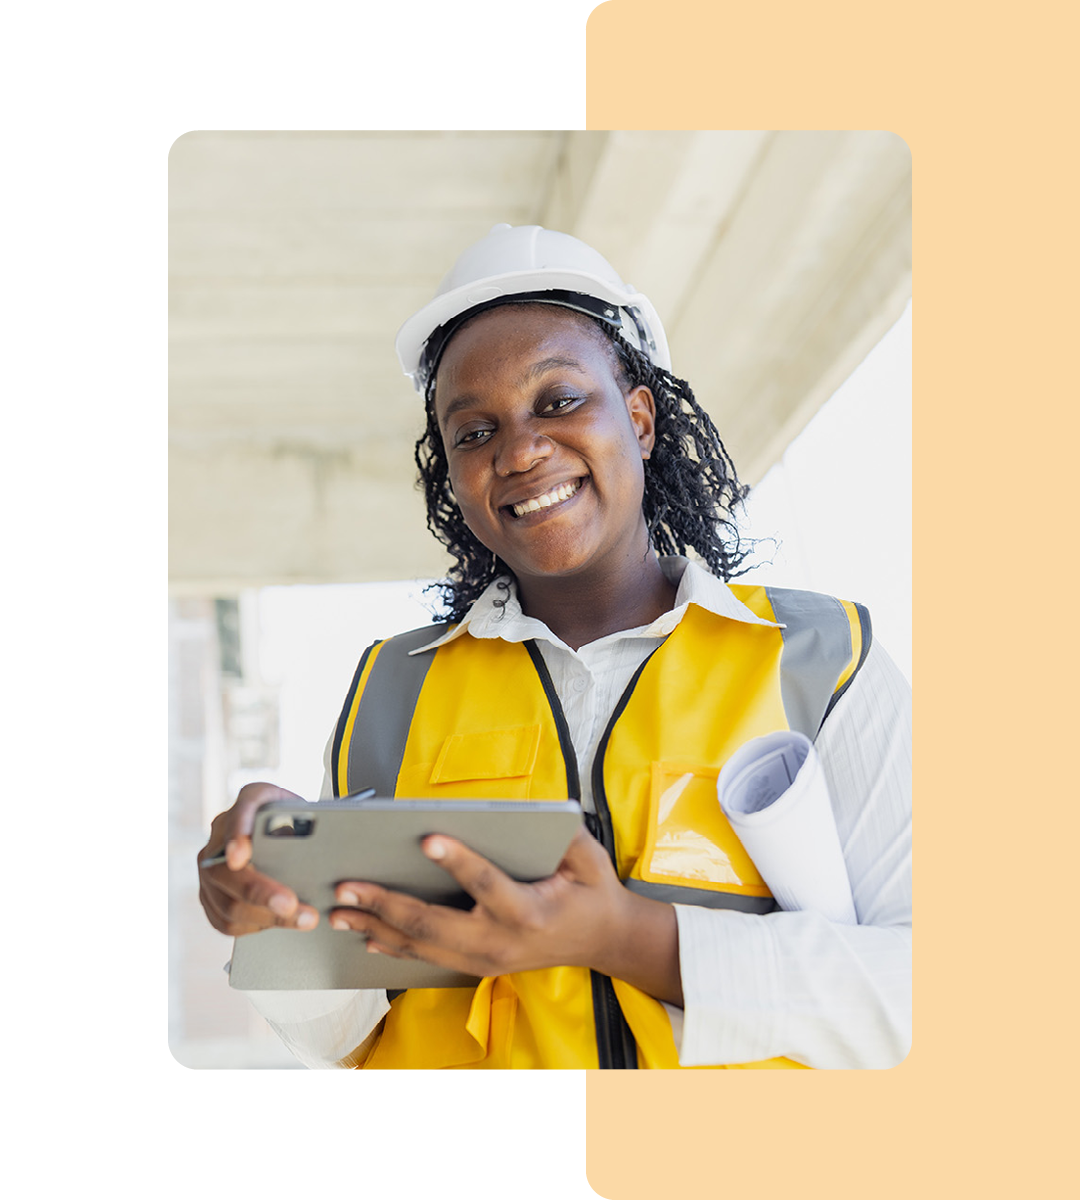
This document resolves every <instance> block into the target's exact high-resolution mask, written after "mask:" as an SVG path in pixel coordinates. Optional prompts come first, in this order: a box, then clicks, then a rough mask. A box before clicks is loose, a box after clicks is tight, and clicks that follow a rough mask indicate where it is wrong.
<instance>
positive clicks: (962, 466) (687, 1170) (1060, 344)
mask: <svg viewBox="0 0 1080 1200" xmlns="http://www.w3.org/2000/svg"><path fill="white" fill-rule="evenodd" d="M1075 11H1076V10H1075V8H1073V9H1071V10H1069V9H1068V8H1067V6H1066V5H1063V4H1049V3H1041V2H1036V3H1032V4H1027V5H1024V6H1022V8H1021V7H1016V8H1014V7H1013V6H1009V7H1008V10H1006V9H1004V8H1003V9H1001V10H997V9H993V8H991V7H988V6H984V5H976V4H971V3H957V4H951V5H945V4H941V3H937V4H931V3H925V2H923V0H915V2H913V3H908V4H906V5H871V4H866V3H865V2H863V3H853V2H837V0H825V2H823V3H822V2H819V3H814V4H809V3H806V2H805V0H801V2H800V0H774V2H772V3H768V4H746V3H744V4H739V5H735V4H730V3H723V4H720V3H715V2H710V3H706V2H704V0H696V2H687V0H673V2H671V3H666V4H663V5H657V4H656V3H655V2H652V0H650V2H644V0H609V2H608V3H605V4H602V5H600V6H599V7H598V8H597V9H595V10H594V12H593V13H592V16H591V17H590V20H589V23H588V27H587V125H588V128H590V129H606V128H633V129H691V128H693V129H714V128H715V129H887V130H891V131H892V132H894V133H897V134H899V135H900V136H901V137H903V138H904V139H905V141H906V142H907V144H908V146H909V148H910V150H911V153H912V158H913V172H914V181H915V183H914V214H915V216H914V246H915V251H914V252H915V279H916V280H917V288H916V290H917V300H916V307H915V310H914V311H915V317H914V321H915V325H914V329H915V337H914V346H915V349H914V364H913V386H914V394H915V407H914V414H915V415H914V422H915V431H914V432H915V441H914V445H915V489H914V491H915V511H914V545H915V547H916V549H915V622H914V640H915V649H916V663H917V666H916V668H915V675H916V677H917V678H916V684H917V690H916V743H915V745H916V751H915V797H916V826H917V836H916V880H915V895H916V903H917V907H918V923H919V938H918V941H917V946H918V949H917V954H916V959H915V1015H916V1021H915V1035H914V1049H913V1050H912V1053H911V1055H910V1056H909V1058H908V1059H907V1061H906V1062H904V1063H903V1064H902V1065H901V1066H899V1067H897V1068H895V1069H894V1070H892V1071H881V1072H875V1071H834V1072H826V1071H822V1072H797V1071H792V1072H754V1071H745V1072H743V1071H736V1072H728V1071H724V1072H712V1071H693V1072H633V1073H630V1074H625V1075H624V1074H622V1073H614V1072H590V1073H588V1074H587V1079H586V1097H587V1114H588V1116H587V1175H588V1179H589V1182H590V1184H591V1185H592V1187H593V1188H594V1190H595V1191H597V1192H598V1193H599V1194H600V1195H601V1196H604V1197H609V1198H611V1200H637V1198H638V1197H641V1198H643V1200H644V1198H646V1197H648V1198H650V1200H651V1198H655V1197H657V1196H662V1195H679V1196H713V1195H721V1194H727V1193H732V1194H735V1195H739V1196H748V1195H762V1196H766V1197H773V1196H781V1195H799V1196H801V1197H806V1196H810V1197H814V1196H821V1197H828V1198H829V1200H837V1198H838V1197H847V1196H852V1197H855V1196H860V1197H861V1196H874V1197H878V1198H882V1200H887V1198H889V1197H893V1196H895V1197H905V1198H907V1197H910V1196H911V1195H913V1194H918V1193H920V1192H921V1193H922V1194H925V1195H928V1196H937V1195H946V1196H963V1195H979V1196H999V1195H1000V1196H1005V1195H1009V1196H1015V1195H1028V1194H1043V1195H1051V1196H1055V1195H1060V1194H1063V1191H1067V1190H1068V1185H1067V1180H1068V1179H1069V1178H1070V1176H1071V1175H1072V1174H1073V1173H1072V1171H1071V1170H1069V1169H1068V1168H1067V1167H1066V1165H1065V1164H1066V1155H1067V1153H1068V1149H1067V1146H1068V1144H1069V1143H1070V1142H1071V1140H1072V1136H1071V1127H1072V1123H1073V1122H1072V1121H1071V1120H1070V1117H1069V1114H1070V1112H1071V1111H1073V1110H1074V1107H1075V1102H1074V1101H1073V1100H1072V1099H1071V1088H1070V1087H1069V1084H1070V1082H1071V1081H1070V1080H1069V1078H1068V1076H1067V1074H1066V1073H1065V1072H1066V1070H1067V1068H1066V1064H1065V1062H1064V1060H1063V1056H1062V1053H1061V1049H1062V1047H1063V1046H1065V1045H1067V1044H1072V1043H1073V1042H1074V1041H1075V1034H1074V1030H1075V1025H1076V1014H1075V1007H1076V1006H1075V996H1076V988H1075V974H1076V972H1075V968H1074V967H1073V966H1072V962H1071V954H1069V953H1067V952H1066V950H1065V948H1066V946H1068V945H1070V944H1072V945H1075V934H1074V933H1073V932H1071V930H1065V929H1062V928H1061V927H1060V926H1059V927H1058V928H1056V929H1055V927H1054V926H1055V922H1054V920H1053V918H1051V917H1050V916H1048V912H1049V911H1050V908H1049V902H1050V895H1049V893H1050V892H1051V891H1052V890H1053V888H1054V886H1055V880H1056V881H1057V886H1059V887H1062V886H1063V885H1064V883H1065V882H1066V881H1067V880H1068V878H1069V876H1070V874H1071V869H1072V868H1071V862H1070V861H1069V858H1068V857H1067V856H1068V855H1069V853H1070V851H1069V849H1068V847H1069V846H1070V845H1075V842H1076V839H1075V837H1074V836H1072V833H1074V832H1075V826H1076V818H1075V802H1074V801H1073V802H1065V801H1066V797H1067V795H1068V794H1070V793H1071V795H1072V796H1073V797H1074V798H1075V795H1076V786H1075V783H1073V784H1071V785H1070V783H1069V775H1068V774H1067V773H1066V772H1067V770H1068V762H1067V759H1068V757H1069V750H1068V748H1071V745H1072V743H1073V740H1074V738H1073V737H1072V736H1070V735H1071V730H1070V729H1069V727H1068V714H1069V713H1070V712H1075V708H1076V705H1075V699H1074V692H1075V687H1074V686H1070V684H1071V683H1072V680H1071V678H1070V676H1071V675H1072V674H1074V673H1075V670H1076V663H1075V651H1074V649H1073V639H1071V638H1069V637H1068V636H1067V635H1062V634H1061V633H1060V632H1059V631H1060V630H1061V629H1062V627H1063V626H1065V627H1066V628H1067V627H1068V625H1067V623H1068V618H1069V614H1068V611H1067V608H1065V607H1064V605H1065V604H1066V602H1067V599H1068V597H1069V595H1070V593H1072V592H1073V588H1072V583H1073V580H1074V578H1075V575H1076V569H1075V566H1074V563H1073V558H1074V555H1075V542H1076V539H1075V535H1074V536H1073V537H1072V538H1071V539H1069V538H1065V539H1063V540H1058V539H1057V538H1056V537H1055V531H1054V528H1053V523H1054V521H1055V519H1059V518H1060V517H1061V515H1063V514H1065V513H1068V512H1070V511H1071V512H1072V513H1075V512H1076V503H1075V500H1073V499H1072V497H1071V494H1070V490H1069V480H1070V475H1071V474H1074V473H1075V470H1076V468H1075V467H1073V466H1072V464H1071V462H1070V459H1071V456H1072V453H1073V447H1074V446H1075V445H1076V441H1075V438H1074V437H1072V436H1070V435H1071V434H1072V433H1073V432H1074V431H1075V429H1076V415H1075V408H1076V398H1077V397H1076V392H1077V390H1076V385H1075V363H1074V362H1073V361H1072V360H1073V358H1074V352H1073V351H1072V350H1069V349H1067V347H1068V346H1070V345H1072V346H1075V344H1076V342H1077V336H1076V333H1075V330H1074V329H1073V325H1074V324H1075V316H1076V307H1077V306H1076V300H1075V294H1074V288H1075V285H1074V279H1075V274H1076V254H1075V251H1076V237H1075V217H1076V212H1077V211H1078V208H1080V204H1078V197H1077V184H1076V177H1077V172H1076V167H1075V162H1074V159H1075V155H1074V149H1069V147H1070V145H1071V146H1072V147H1073V148H1075V111H1076V95H1075V89H1073V88H1071V86H1070V85H1069V84H1067V82H1066V81H1067V80H1068V79H1070V78H1072V76H1073V72H1074V65H1075V64H1074V63H1073V61H1072V59H1073V53H1074V50H1073V48H1074V47H1075V45H1076V37H1075V34H1076V28H1075V26H1076V24H1077V22H1076V18H1075V16H1074V15H1072V14H1075ZM1070 96H1071V100H1070ZM1070 110H1071V115H1070ZM642 169H643V170H647V169H648V164H644V163H643V164H642ZM1070 255H1071V266H1066V265H1065V263H1066V260H1067V259H1068V258H1069V256H1070ZM1069 312H1071V314H1072V316H1071V317H1070V316H1068V313H1069ZM1035 580H1038V581H1039V582H1038V583H1035V586H1034V587H1033V586H1032V584H1033V582H1034V581H1035ZM1032 592H1034V594H1032ZM1040 617H1043V618H1044V619H1043V620H1040ZM1046 618H1049V619H1046ZM1036 631H1039V634H1040V635H1041V636H1039V640H1038V642H1036V640H1035V639H1036ZM1051 639H1057V640H1058V642H1059V644H1058V645H1057V646H1056V647H1055V644H1054V642H1052V640H1051ZM1067 656H1071V660H1070V661H1066V657H1067ZM1055 739H1059V740H1057V741H1056V742H1055ZM1025 744H1031V745H1034V746H1035V747H1037V748H1038V749H1037V751H1036V753H1035V756H1034V758H1033V760H1032V761H1031V762H1030V764H1029V763H1028V762H1027V761H1025V760H1024V759H1023V751H1024V746H1025ZM1055 744H1057V745H1058V746H1060V747H1061V753H1062V755H1063V756H1064V758H1057V759H1056V760H1052V759H1049V758H1047V757H1045V756H1044V754H1043V750H1044V749H1045V748H1047V747H1049V746H1053V745H1055ZM1062 768H1065V770H1064V771H1062ZM1032 803H1038V804H1039V805H1040V810H1039V811H1040V812H1041V813H1042V814H1044V816H1045V818H1046V819H1047V820H1049V821H1051V822H1052V823H1051V824H1050V825H1048V826H1047V827H1046V828H1045V842H1046V844H1045V845H1043V846H1041V847H1039V850H1038V852H1036V848H1035V847H1034V846H1032V845H1031V844H1028V843H1027V837H1029V836H1030V831H1031V829H1032V828H1033V826H1034V820H1035V818H1034V816H1033V815H1027V814H1025V817H1024V819H1023V820H1022V821H1017V820H1015V819H1014V818H1013V817H1012V815H1011V814H1012V813H1014V812H1015V811H1016V810H1017V807H1018V805H1020V804H1022V805H1025V806H1029V805H1030V804H1032ZM1052 830H1053V831H1054V833H1053V836H1051V831H1052ZM1058 831H1059V832H1060V834H1061V837H1062V844H1061V845H1060V846H1059V845H1058ZM1021 833H1024V834H1025V840H1024V842H1023V843H1020V837H1021ZM1018 843H1019V844H1018ZM1058 911H1059V912H1064V911H1066V910H1065V902H1064V898H1062V903H1061V907H1060V908H1059V909H1058ZM1059 920H1060V919H1059ZM1067 1172H1068V1173H1067ZM1063 1185H1065V1186H1063ZM916 1189H918V1192H916Z"/></svg>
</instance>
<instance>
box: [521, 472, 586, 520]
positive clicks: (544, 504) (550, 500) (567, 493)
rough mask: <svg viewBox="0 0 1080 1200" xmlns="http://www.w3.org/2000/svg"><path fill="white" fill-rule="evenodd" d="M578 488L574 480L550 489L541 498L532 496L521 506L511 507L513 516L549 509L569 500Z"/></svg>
mask: <svg viewBox="0 0 1080 1200" xmlns="http://www.w3.org/2000/svg"><path fill="white" fill-rule="evenodd" d="M579 486H580V484H579V483H578V481H577V480H574V482H573V483H560V484H559V486H558V487H557V488H552V489H551V491H550V492H545V493H544V494H543V495H542V496H534V497H533V498H532V499H531V500H525V501H523V502H522V503H521V504H514V505H512V506H511V507H512V508H513V512H514V516H515V517H523V516H524V515H525V514H526V513H531V512H538V511H539V510H540V509H541V508H550V507H551V506H552V505H553V504H559V503H560V502H561V501H563V500H569V499H570V497H571V496H572V495H573V494H574V493H575V492H576V491H577V490H578V488H579Z"/></svg>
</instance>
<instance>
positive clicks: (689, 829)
mask: <svg viewBox="0 0 1080 1200" xmlns="http://www.w3.org/2000/svg"><path fill="white" fill-rule="evenodd" d="M718 774H719V771H718V770H717V768H715V767H700V766H695V765H694V764H692V763H685V762H654V763H653V764H652V776H651V780H650V794H649V817H648V823H647V826H646V831H645V844H644V847H643V850H642V854H641V857H640V858H639V860H638V863H637V866H636V868H635V869H634V870H633V872H632V876H633V877H636V878H640V879H642V880H645V881H646V882H648V883H656V884H669V885H675V886H679V885H682V886H686V887H692V888H701V889H705V890H707V891H716V892H733V893H738V894H741V895H744V896H756V897H767V896H769V895H770V894H771V893H770V892H769V889H768V887H767V885H766V884H765V881H764V880H763V879H762V878H761V876H760V874H758V870H757V868H756V867H755V866H754V864H753V861H752V860H751V858H750V856H749V855H748V854H747V853H746V851H745V850H744V849H743V845H742V843H741V842H740V841H739V839H738V837H737V836H736V834H735V831H734V830H733V829H732V828H731V826H730V825H729V824H728V820H727V817H725V816H724V814H723V811H722V810H721V808H720V802H719V800H718V799H717V798H716V777H717V775H718Z"/></svg>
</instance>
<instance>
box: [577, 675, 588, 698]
mask: <svg viewBox="0 0 1080 1200" xmlns="http://www.w3.org/2000/svg"><path fill="white" fill-rule="evenodd" d="M588 686H589V684H588V681H587V680H585V679H582V678H581V677H580V676H578V678H577V679H575V680H574V682H573V688H574V691H575V692H577V693H578V695H581V693H582V692H583V691H584V690H585V689H586V688H587V687H588Z"/></svg>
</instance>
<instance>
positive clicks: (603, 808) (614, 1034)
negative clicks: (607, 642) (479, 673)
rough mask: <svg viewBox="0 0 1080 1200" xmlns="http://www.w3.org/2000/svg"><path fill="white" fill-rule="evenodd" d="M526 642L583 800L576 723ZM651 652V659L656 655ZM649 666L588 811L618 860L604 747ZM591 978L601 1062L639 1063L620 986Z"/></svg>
mask: <svg viewBox="0 0 1080 1200" xmlns="http://www.w3.org/2000/svg"><path fill="white" fill-rule="evenodd" d="M524 646H525V649H526V650H527V651H528V652H529V657H530V658H531V659H532V662H533V666H534V667H535V668H536V673H537V675H538V676H539V677H540V684H541V686H542V687H543V689H544V695H545V696H546V697H547V702H548V705H549V707H550V708H551V714H552V716H553V717H554V718H555V728H556V729H557V730H558V733H559V747H560V749H561V750H562V755H563V758H564V760H565V761H566V786H567V793H568V795H569V796H570V797H571V799H574V800H580V799H581V784H580V781H579V778H578V769H577V751H576V750H575V749H574V741H573V738H571V736H570V726H569V725H568V724H567V722H566V714H565V713H564V712H563V710H562V704H561V703H560V702H559V697H558V694H557V693H556V691H555V685H554V684H553V683H552V681H551V674H550V672H549V671H548V669H547V663H545V662H544V658H543V655H542V654H541V653H540V648H539V647H538V646H537V644H536V642H534V641H531V640H530V641H527V642H525V643H524ZM653 653H655V651H653ZM649 657H650V658H651V657H652V655H650V656H649ZM648 661H649V660H648V659H646V660H645V662H648ZM644 667H645V663H642V664H641V667H639V668H638V670H637V671H636V672H635V674H634V677H633V679H631V680H630V683H629V685H628V686H627V688H626V691H625V692H624V693H623V695H622V697H621V698H620V700H619V703H618V704H617V705H616V707H615V712H614V713H613V714H612V716H611V720H610V722H609V723H608V727H607V729H606V730H605V732H604V736H603V737H602V738H601V740H600V745H599V747H598V748H597V752H596V759H595V760H594V762H593V799H594V800H595V802H596V812H595V813H586V814H585V828H586V829H588V831H589V832H590V833H591V834H592V835H593V837H594V838H596V840H597V841H598V842H599V843H600V845H601V846H603V847H604V849H605V850H606V851H607V852H608V855H609V856H610V858H611V861H612V865H614V863H615V834H614V831H613V829H612V825H611V816H610V814H609V813H608V807H607V799H606V797H605V796H604V780H603V767H602V763H603V758H604V748H605V747H606V745H607V741H608V737H609V736H610V734H611V730H612V728H613V726H614V724H615V721H616V720H617V718H618V717H619V715H620V714H621V713H622V711H623V709H624V708H625V707H626V703H627V701H628V700H629V699H630V693H631V692H632V691H633V690H634V684H636V683H637V681H638V676H639V675H640V674H641V672H642V670H644ZM598 774H599V776H600V784H599V789H598V788H597V783H596V778H597V775H598ZM589 979H590V982H591V984H592V999H593V1021H594V1024H595V1026H596V1055H597V1060H598V1062H599V1065H600V1066H601V1067H602V1068H604V1069H614V1070H625V1069H627V1068H629V1067H636V1066H637V1043H636V1042H635V1041H634V1035H633V1034H632V1033H631V1032H630V1026H629V1025H627V1023H626V1018H625V1017H624V1016H623V1014H622V1009H621V1008H620V1007H619V998H618V996H616V995H615V988H614V986H613V985H612V982H611V980H610V979H609V978H608V977H607V976H606V975H601V974H600V973H599V972H597V971H590V972H589Z"/></svg>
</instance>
